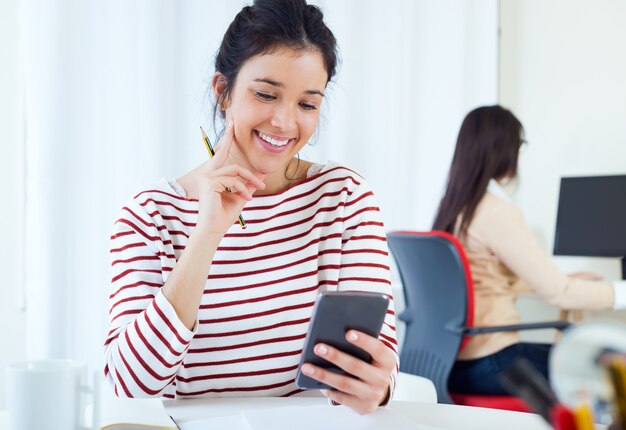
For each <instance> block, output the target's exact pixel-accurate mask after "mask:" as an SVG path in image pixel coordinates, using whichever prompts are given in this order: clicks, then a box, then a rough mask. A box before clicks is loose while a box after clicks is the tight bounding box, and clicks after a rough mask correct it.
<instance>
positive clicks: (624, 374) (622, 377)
mask: <svg viewBox="0 0 626 430" xmlns="http://www.w3.org/2000/svg"><path fill="white" fill-rule="evenodd" d="M607 370H608V372H609V379H610V380H611V384H612V386H613V404H614V405H615V406H616V409H617V410H616V411H615V412H616V413H617V417H616V418H617V419H616V421H618V422H619V425H620V426H621V428H624V424H625V423H626V361H624V359H623V358H622V357H615V358H613V359H612V360H611V361H610V363H609V365H608V369H607Z"/></svg>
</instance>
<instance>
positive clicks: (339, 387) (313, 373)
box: [302, 330, 395, 414]
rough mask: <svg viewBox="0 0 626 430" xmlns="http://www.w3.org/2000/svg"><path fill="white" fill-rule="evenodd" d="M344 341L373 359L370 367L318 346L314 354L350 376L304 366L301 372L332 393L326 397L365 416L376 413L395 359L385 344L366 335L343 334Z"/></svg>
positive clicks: (386, 390) (353, 331)
mask: <svg viewBox="0 0 626 430" xmlns="http://www.w3.org/2000/svg"><path fill="white" fill-rule="evenodd" d="M346 339H347V340H348V341H349V342H351V343H353V344H355V345H357V346H358V347H359V348H361V349H363V350H364V351H366V352H368V353H369V354H370V355H371V356H372V362H371V364H370V363H366V362H364V361H362V360H360V359H358V358H355V357H353V356H352V355H350V354H346V353H344V352H342V351H340V350H338V349H337V348H333V347H331V346H329V345H326V344H324V343H319V344H317V345H315V349H314V350H315V353H316V354H317V355H319V356H320V357H323V358H324V360H327V361H329V362H331V363H333V364H335V365H336V366H337V367H339V368H340V369H342V370H343V371H345V372H347V373H348V374H349V375H352V376H348V375H342V374H339V373H336V372H333V371H332V370H327V369H323V368H321V367H318V366H314V365H312V364H310V363H305V364H304V365H303V366H302V371H303V372H304V373H305V374H306V375H308V376H310V377H311V378H314V379H316V380H318V381H320V382H323V383H325V384H326V385H328V386H330V387H332V388H334V389H335V390H330V391H327V392H325V393H324V395H325V396H326V397H328V398H330V399H331V400H334V401H336V402H338V403H341V404H343V405H346V406H348V407H350V408H351V409H353V410H355V411H356V412H358V413H361V414H363V413H368V412H371V411H373V410H374V409H376V408H377V407H378V406H379V405H380V403H381V402H382V400H383V399H384V398H385V397H386V395H387V392H388V390H389V382H390V375H391V372H392V371H393V369H394V367H395V358H394V356H393V354H392V352H391V351H390V350H389V348H387V347H386V346H385V344H383V343H382V342H381V341H380V340H379V339H377V338H375V337H372V336H369V335H367V334H365V333H362V332H359V331H356V330H350V331H349V332H348V333H347V334H346Z"/></svg>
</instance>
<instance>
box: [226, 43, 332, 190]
mask: <svg viewBox="0 0 626 430" xmlns="http://www.w3.org/2000/svg"><path fill="white" fill-rule="evenodd" d="M219 77H220V75H219V74H218V75H217V77H216V78H215V79H214V90H215V92H216V93H217V94H219V92H220V91H221V86H220V79H219ZM327 78H328V75H327V73H326V70H325V68H324V61H323V58H322V55H321V54H320V53H319V52H318V51H314V50H305V51H294V50H292V49H290V48H287V47H281V48H278V49H276V50H275V51H273V52H272V53H270V54H264V55H257V56H254V57H252V58H250V59H249V60H247V61H246V62H245V63H244V64H243V66H242V67H241V69H240V71H239V74H238V75H237V79H236V81H235V85H234V87H233V89H232V92H231V94H230V96H229V97H228V98H227V100H226V102H225V107H226V121H227V122H228V121H229V120H231V119H232V120H234V122H235V140H236V145H234V146H233V149H232V150H231V152H230V157H229V160H230V161H231V162H234V163H237V164H240V165H242V166H243V167H247V168H249V169H251V170H253V171H255V172H259V173H264V174H267V176H266V180H265V181H266V183H267V182H268V181H269V182H272V181H274V182H277V183H278V181H280V180H281V178H282V180H284V174H285V170H286V168H287V166H288V164H289V162H290V161H291V160H292V159H293V158H294V156H295V155H296V153H297V152H298V151H300V149H302V147H303V146H304V145H306V143H307V142H308V141H309V139H310V138H311V135H312V134H313V132H314V131H315V127H317V121H318V119H319V113H320V106H321V104H322V99H323V93H324V89H325V87H326V81H327Z"/></svg>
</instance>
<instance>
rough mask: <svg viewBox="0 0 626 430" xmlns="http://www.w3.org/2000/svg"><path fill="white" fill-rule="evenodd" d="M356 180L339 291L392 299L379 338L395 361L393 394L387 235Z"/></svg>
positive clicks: (362, 185) (346, 223)
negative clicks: (364, 292)
mask: <svg viewBox="0 0 626 430" xmlns="http://www.w3.org/2000/svg"><path fill="white" fill-rule="evenodd" d="M359 181H360V184H359V185H358V186H357V187H356V189H355V190H354V191H353V193H352V194H351V196H350V197H349V199H348V201H347V202H346V206H345V212H344V229H343V237H342V249H341V266H340V272H339V290H340V291H346V290H360V291H372V292H381V293H385V294H387V295H388V296H389V297H390V298H391V300H390V302H389V309H388V310H387V315H386V316H385V321H384V323H383V327H382V330H381V333H380V336H379V339H380V340H381V341H382V342H383V343H384V344H385V345H386V346H387V348H389V350H390V351H391V352H392V353H393V356H394V358H395V360H396V366H395V369H394V371H393V373H392V375H391V385H390V393H391V394H392V395H393V392H394V389H395V385H396V378H397V375H398V370H399V357H398V342H397V340H396V323H395V313H394V305H393V296H392V294H391V281H390V269H389V251H388V248H387V236H386V234H385V228H384V225H383V222H382V218H381V215H380V209H379V208H378V204H377V203H376V200H375V198H374V194H373V193H372V190H371V189H370V187H369V185H368V184H367V183H366V182H365V181H364V180H363V179H362V178H359Z"/></svg>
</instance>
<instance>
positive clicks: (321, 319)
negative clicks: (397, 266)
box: [296, 291, 389, 390]
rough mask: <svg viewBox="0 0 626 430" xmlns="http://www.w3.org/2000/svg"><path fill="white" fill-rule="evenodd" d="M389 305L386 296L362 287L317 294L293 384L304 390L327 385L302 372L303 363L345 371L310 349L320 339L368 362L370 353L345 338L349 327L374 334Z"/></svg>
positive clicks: (377, 331) (376, 334)
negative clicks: (359, 289)
mask: <svg viewBox="0 0 626 430" xmlns="http://www.w3.org/2000/svg"><path fill="white" fill-rule="evenodd" d="M388 307H389V296H387V295H386V294H383V293H369V292H362V291H345V292H323V293H320V294H319V295H318V296H317V299H316V301H315V304H314V306H313V316H312V317H311V324H310V326H309V331H308V333H307V335H306V338H305V339H304V348H303V350H302V357H301V359H300V366H299V367H298V373H297V375H296V385H297V386H298V387H299V388H302V389H306V390H323V389H329V388H331V387H329V386H327V385H326V384H323V383H321V382H319V381H316V380H315V379H313V378H310V377H308V376H306V375H305V374H304V373H302V371H301V368H302V365H303V364H304V363H311V364H314V365H316V366H319V367H322V368H325V369H329V370H331V371H333V372H337V373H341V374H344V375H345V374H346V372H344V371H343V370H341V369H339V368H338V367H337V366H335V365H334V364H332V363H330V362H329V361H326V360H324V359H323V358H322V357H320V356H318V355H316V354H315V352H313V348H314V347H315V345H316V344H318V343H320V342H323V343H325V344H327V345H330V346H333V347H335V348H337V349H339V350H341V351H343V352H345V353H347V354H350V355H352V356H354V357H357V358H359V359H361V360H363V361H366V362H368V363H370V362H371V361H372V357H371V356H370V355H369V354H368V353H367V352H365V351H364V350H362V349H361V348H359V347H357V346H355V345H353V344H351V343H350V342H348V341H347V340H346V332H347V331H348V330H350V329H354V330H358V331H361V332H363V333H367V334H369V335H370V336H373V337H378V335H379V334H380V330H381V328H382V326H383V321H384V320H385V314H386V313H387V308H388Z"/></svg>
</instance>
